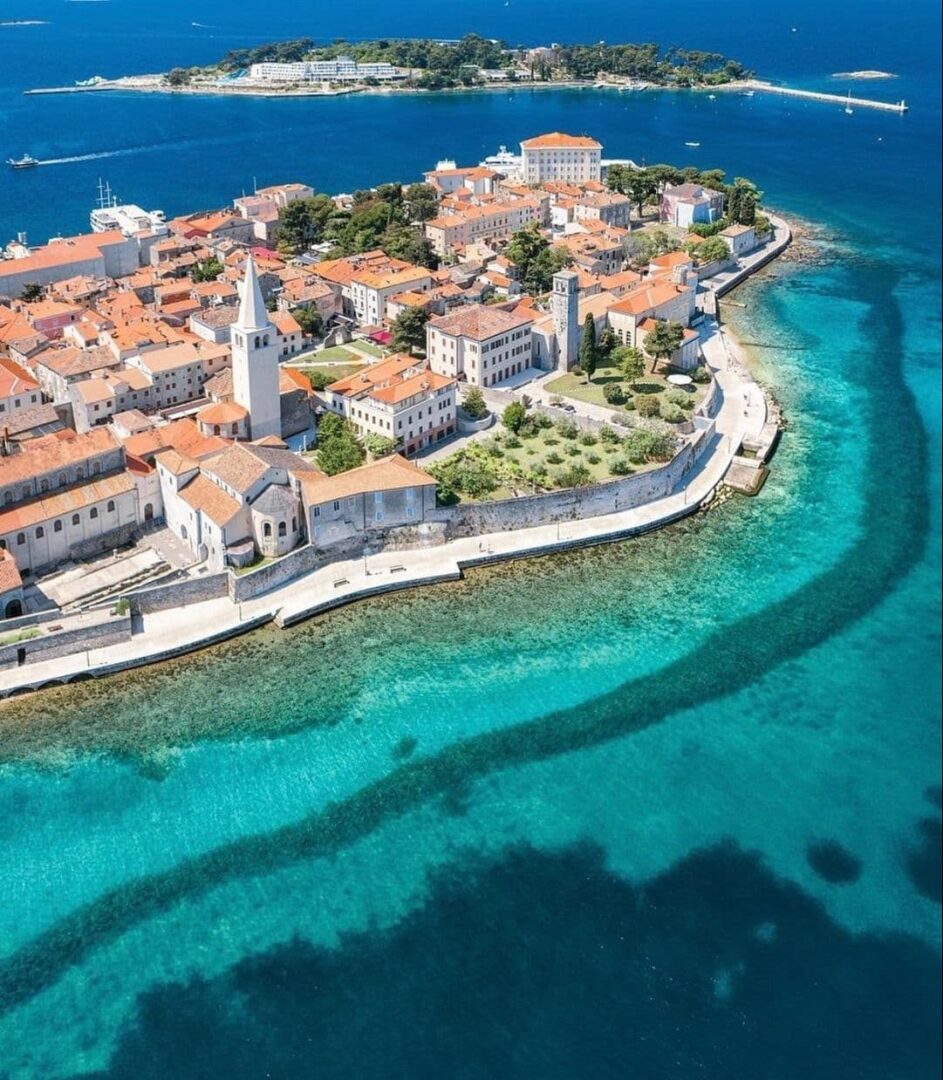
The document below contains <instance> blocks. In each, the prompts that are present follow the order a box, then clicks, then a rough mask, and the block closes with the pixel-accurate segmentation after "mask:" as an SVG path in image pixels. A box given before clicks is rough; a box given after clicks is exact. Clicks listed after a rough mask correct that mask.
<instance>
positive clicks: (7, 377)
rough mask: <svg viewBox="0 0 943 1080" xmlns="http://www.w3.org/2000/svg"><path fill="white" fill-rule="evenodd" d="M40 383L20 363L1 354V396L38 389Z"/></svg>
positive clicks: (5, 396)
mask: <svg viewBox="0 0 943 1080" xmlns="http://www.w3.org/2000/svg"><path fill="white" fill-rule="evenodd" d="M38 389H39V383H38V382H36V380H35V379H34V378H33V377H32V375H30V373H29V372H28V371H24V370H23V368H21V367H20V365H19V364H17V363H14V361H12V360H10V359H8V358H7V357H5V356H0V398H8V397H14V396H15V395H16V394H28V393H30V392H31V391H34V390H38Z"/></svg>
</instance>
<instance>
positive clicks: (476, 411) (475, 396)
mask: <svg viewBox="0 0 943 1080" xmlns="http://www.w3.org/2000/svg"><path fill="white" fill-rule="evenodd" d="M462 409H463V410H464V412H465V415H466V416H469V417H471V419H472V420H480V419H481V418H482V417H483V416H484V415H485V414H486V413H487V412H488V406H487V405H486V404H485V398H484V395H483V394H482V392H481V391H480V390H479V389H478V387H477V386H472V387H471V388H470V389H469V390H468V392H467V393H466V394H465V396H464V397H463V398H462Z"/></svg>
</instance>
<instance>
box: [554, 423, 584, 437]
mask: <svg viewBox="0 0 943 1080" xmlns="http://www.w3.org/2000/svg"><path fill="white" fill-rule="evenodd" d="M553 426H554V427H555V428H556V429H557V434H558V435H560V436H561V437H562V438H564V439H575V438H576V437H577V435H579V433H580V429H579V428H578V427H577V426H576V424H574V423H573V421H572V420H562V419H561V420H558V421H557V422H556V423H555V424H554V425H553Z"/></svg>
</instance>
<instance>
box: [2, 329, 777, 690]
mask: <svg viewBox="0 0 943 1080" xmlns="http://www.w3.org/2000/svg"><path fill="white" fill-rule="evenodd" d="M707 330H708V332H707V333H706V335H705V337H704V342H703V347H704V355H705V358H706V360H707V362H708V364H709V365H710V366H711V367H712V368H714V369H715V374H716V377H717V380H718V383H719V384H720V393H721V398H722V400H721V405H720V409H719V412H718V414H717V417H716V434H715V437H714V439H713V443H712V445H711V446H710V447H709V448H708V449H707V451H706V452H705V453H704V454H703V455H702V457H701V459H700V461H699V463H698V465H697V466H696V467H695V468H694V469H693V470H692V471H691V472H690V473H688V475H687V476H686V477H685V479H684V485H683V486H681V487H677V488H676V489H675V490H673V491H672V492H670V493H669V494H668V495H665V496H663V497H662V498H659V499H655V500H653V501H651V502H649V503H646V504H645V505H643V506H637V507H633V508H632V509H629V510H623V511H617V512H615V513H611V514H605V515H602V516H599V517H593V518H584V519H582V520H577V521H567V522H564V523H561V524H553V525H538V526H534V527H532V528H527V529H518V530H514V531H509V532H498V533H490V534H487V535H485V536H476V537H469V538H464V539H460V540H452V541H450V542H449V543H447V544H443V545H442V546H440V547H435V548H425V549H419V550H409V551H395V552H385V553H382V554H378V555H372V556H368V557H366V558H359V559H353V560H347V561H345V562H338V563H332V564H331V565H329V566H326V567H322V568H321V569H319V570H316V571H314V572H313V573H311V574H308V575H306V576H304V577H302V578H299V579H296V580H294V581H292V582H289V583H288V584H286V585H284V586H281V587H280V588H277V589H273V590H272V591H270V592H268V593H265V594H264V595H262V596H259V597H257V598H255V599H254V600H250V601H246V602H244V603H242V604H238V605H235V604H233V603H231V602H230V601H229V599H228V598H225V597H224V598H221V599H217V600H209V601H206V602H204V603H200V604H192V605H189V606H187V607H183V608H179V609H176V610H172V611H162V612H156V613H152V614H148V615H145V616H144V617H143V619H142V628H141V630H140V632H138V633H136V634H135V635H134V637H133V638H132V639H131V641H128V642H124V643H122V644H119V645H113V646H109V647H107V648H102V649H95V650H91V651H89V652H83V653H80V654H77V655H73V656H68V657H61V658H59V659H56V660H49V661H44V662H41V663H36V664H29V665H25V666H23V667H20V668H11V669H6V670H3V671H0V693H4V694H9V693H10V692H11V691H13V690H17V689H24V688H28V687H38V686H42V685H43V684H45V683H48V682H49V681H52V680H64V679H70V678H72V677H73V676H75V675H77V674H85V673H89V674H91V673H96V674H106V673H108V672H112V671H118V670H121V669H123V668H128V667H134V666H137V665H140V664H144V663H149V662H153V661H155V660H160V659H167V658H169V657H171V656H175V655H180V654H182V653H185V652H188V651H191V650H192V649H194V648H197V647H199V646H202V645H208V644H212V643H214V642H216V641H220V640H223V639H225V638H227V637H231V636H233V635H234V634H236V633H239V632H241V631H243V630H248V629H252V628H254V627H257V626H261V625H263V624H265V623H267V622H270V621H272V620H273V619H274V620H275V622H276V623H277V624H278V625H280V626H287V625H290V624H291V623H293V622H297V621H299V620H301V619H304V618H307V617H309V616H311V615H314V614H317V613H319V612H322V611H326V610H329V609H330V608H332V607H338V606H340V605H342V604H345V603H348V602H350V601H352V600H356V599H358V598H361V597H365V596H372V595H377V594H379V593H383V592H389V591H392V590H395V589H403V588H408V587H411V586H416V585H423V584H429V583H432V582H437V581H446V580H454V579H456V578H458V577H460V576H461V574H462V570H463V568H465V567H469V566H480V565H485V564H487V563H490V562H499V561H502V560H506V559H511V558H521V557H524V556H528V555H536V554H542V553H549V552H553V551H560V550H564V549H566V548H571V547H578V546H583V545H587V544H595V543H603V542H606V541H611V540H617V539H620V538H623V537H628V536H632V535H636V534H638V533H641V532H646V531H648V530H650V529H653V528H656V527H658V526H660V525H664V524H667V523H668V522H671V521H674V520H677V519H678V518H681V517H684V516H685V515H686V514H689V513H691V512H692V511H693V510H695V509H696V508H697V507H698V506H699V505H701V503H702V502H703V501H704V500H705V499H706V498H707V497H708V496H710V495H711V493H712V492H713V491H714V490H715V489H716V487H717V485H718V484H719V483H720V481H721V480H722V479H723V476H724V474H725V473H726V471H727V469H728V467H729V465H730V463H731V461H732V459H733V456H734V454H735V453H736V451H737V450H738V449H739V447H740V444H741V442H742V440H743V438H744V437H755V436H756V435H758V434H759V432H760V431H762V428H763V424H764V423H765V420H766V402H765V397H764V395H763V392H762V390H761V389H760V388H759V387H758V386H757V385H756V384H755V383H754V382H753V380H752V379H751V378H750V377H749V375H748V374H747V373H746V371H745V368H743V367H742V365H741V364H740V363H739V362H738V361H739V356H738V353H737V349H736V345H735V342H733V341H732V339H729V336H728V335H727V334H726V333H725V332H724V331H723V330H722V329H720V328H718V327H716V326H713V325H711V326H710V327H708V328H707ZM208 628H211V629H208Z"/></svg>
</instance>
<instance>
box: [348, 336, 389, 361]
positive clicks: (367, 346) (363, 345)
mask: <svg viewBox="0 0 943 1080" xmlns="http://www.w3.org/2000/svg"><path fill="white" fill-rule="evenodd" d="M353 344H354V345H356V346H357V348H358V349H360V350H361V351H362V352H365V353H369V354H370V355H371V356H375V357H377V359H380V358H382V357H384V356H386V350H385V349H381V348H380V346H379V345H377V344H376V343H375V342H373V341H362V340H361V339H360V338H357V339H356V340H355V341H354V342H353Z"/></svg>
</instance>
